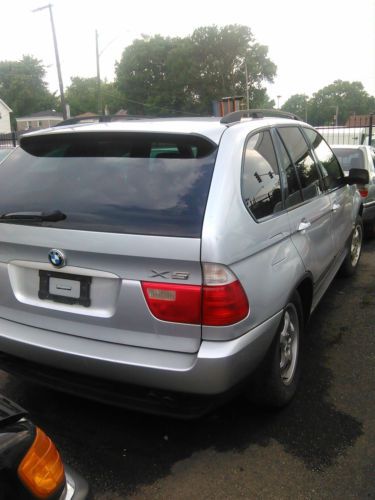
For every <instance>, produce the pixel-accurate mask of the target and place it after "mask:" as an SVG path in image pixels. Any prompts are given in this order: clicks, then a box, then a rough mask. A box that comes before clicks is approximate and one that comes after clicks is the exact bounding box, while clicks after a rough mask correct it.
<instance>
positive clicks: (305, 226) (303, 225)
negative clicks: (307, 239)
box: [298, 219, 311, 231]
mask: <svg viewBox="0 0 375 500" xmlns="http://www.w3.org/2000/svg"><path fill="white" fill-rule="evenodd" d="M310 226H311V222H310V221H308V220H306V219H302V220H301V222H300V223H299V226H298V231H304V230H305V229H308V228H309V227H310Z"/></svg>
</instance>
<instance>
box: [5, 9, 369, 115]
mask: <svg viewBox="0 0 375 500" xmlns="http://www.w3.org/2000/svg"><path fill="white" fill-rule="evenodd" d="M50 1H51V3H52V5H53V16H54V22H55V28H56V34H57V41H58V47H59V54H60V61H61V68H62V76H63V82H64V87H67V86H68V85H69V84H70V79H71V77H74V76H80V77H91V76H95V75H96V58H95V30H97V31H98V33H99V51H100V52H101V55H100V72H101V76H102V78H106V79H107V80H108V81H112V80H113V79H114V77H115V63H116V61H119V60H120V58H121V55H122V52H123V50H124V49H125V48H126V47H127V46H128V45H131V43H132V42H133V40H135V39H136V38H139V37H141V35H142V34H146V35H155V34H160V35H162V36H180V37H183V36H186V35H190V34H191V33H192V32H193V31H194V29H195V28H198V27H201V26H208V25H213V24H216V25H218V26H225V25H227V24H234V23H237V24H244V25H246V26H249V27H250V28H251V30H252V32H253V35H254V37H255V39H256V41H257V42H258V43H260V44H262V45H267V46H268V48H269V57H270V59H271V60H272V61H273V62H274V63H275V64H276V66H277V75H276V77H275V79H274V83H272V84H270V85H267V88H268V94H269V96H270V97H271V98H272V99H274V100H275V102H276V104H279V105H280V106H281V105H282V104H283V102H285V101H286V100H287V99H288V98H289V97H290V96H291V95H293V94H297V93H299V94H307V95H308V96H311V95H312V94H313V93H314V92H316V91H318V90H319V89H321V88H322V87H324V86H326V85H329V84H330V83H332V82H333V81H334V80H338V79H341V80H349V81H360V82H362V83H363V85H364V87H365V89H366V91H367V92H368V93H369V94H371V95H375V0H314V1H313V2H311V1H310V2H308V1H306V0H299V1H298V0H246V1H243V0H231V1H230V2H225V1H223V2H219V1H218V0H215V1H213V0H206V1H205V0H188V1H185V2H182V1H181V0H180V1H178V0H174V1H172V0H135V1H131V2H130V1H128V0H105V1H100V2H99V1H95V0H50ZM47 3H48V2H47V0H9V1H5V2H3V5H2V7H1V14H0V15H1V17H0V28H1V29H0V61H4V60H19V59H21V58H22V56H23V54H30V55H32V56H34V57H36V58H37V59H39V60H41V61H42V63H43V64H44V65H45V66H46V67H47V78H46V80H47V82H48V86H49V89H50V91H52V92H54V91H56V92H57V93H58V79H57V70H56V62H55V54H54V49H53V41H52V34H51V24H50V19H49V13H48V9H46V10H43V11H39V12H35V13H33V12H32V10H33V9H36V8H38V7H43V6H44V5H46V4H47ZM278 96H279V97H278ZM0 97H1V96H0Z"/></svg>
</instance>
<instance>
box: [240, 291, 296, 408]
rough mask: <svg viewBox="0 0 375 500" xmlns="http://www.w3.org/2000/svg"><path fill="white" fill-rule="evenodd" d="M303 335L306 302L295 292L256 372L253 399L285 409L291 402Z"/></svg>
mask: <svg viewBox="0 0 375 500" xmlns="http://www.w3.org/2000/svg"><path fill="white" fill-rule="evenodd" d="M302 334H303V313H302V304H301V299H300V296H299V294H298V293H297V292H295V293H294V294H293V296H292V297H291V299H290V301H289V302H288V304H287V305H286V306H285V308H284V312H283V316H282V319H281V322H280V325H279V328H278V331H277V334H276V336H275V338H274V340H273V342H272V344H271V347H270V348H269V351H268V353H267V355H266V357H265V359H264V360H263V362H262V363H261V365H260V366H259V368H258V370H257V371H256V373H255V374H254V378H253V384H254V385H253V387H252V391H253V393H252V394H250V393H249V398H250V399H252V400H253V401H256V402H257V403H260V404H262V405H264V406H267V407H270V408H282V407H283V406H285V405H286V404H288V403H289V402H290V401H291V399H292V398H293V396H294V394H295V392H296V390H297V385H298V381H299V377H300V371H301V360H300V357H301V356H300V354H301V344H302Z"/></svg>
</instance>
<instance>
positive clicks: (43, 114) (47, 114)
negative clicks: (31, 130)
mask: <svg viewBox="0 0 375 500" xmlns="http://www.w3.org/2000/svg"><path fill="white" fill-rule="evenodd" d="M40 118H49V119H51V118H56V119H59V120H62V119H63V115H62V113H59V112H57V111H56V110H54V109H49V110H47V111H38V112H37V113H30V114H29V115H27V116H20V117H19V118H16V120H17V121H25V120H33V119H40Z"/></svg>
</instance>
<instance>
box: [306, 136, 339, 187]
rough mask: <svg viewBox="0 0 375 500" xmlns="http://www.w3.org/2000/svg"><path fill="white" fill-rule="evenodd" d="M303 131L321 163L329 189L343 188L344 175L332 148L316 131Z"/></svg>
mask: <svg viewBox="0 0 375 500" xmlns="http://www.w3.org/2000/svg"><path fill="white" fill-rule="evenodd" d="M303 130H304V132H305V133H306V136H307V138H308V140H309V141H310V143H311V145H312V147H313V148H314V150H315V154H316V156H317V158H318V160H319V161H320V165H321V168H322V173H323V179H324V183H325V185H326V187H327V188H328V189H335V188H336V187H340V186H342V185H343V179H344V174H343V172H342V170H341V167H340V164H339V162H338V161H337V158H336V157H335V155H334V154H333V152H332V150H331V148H330V147H329V146H328V144H327V143H326V142H325V140H324V139H323V137H322V136H321V135H320V134H318V132H316V131H315V130H313V129H311V128H304V129H303Z"/></svg>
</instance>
